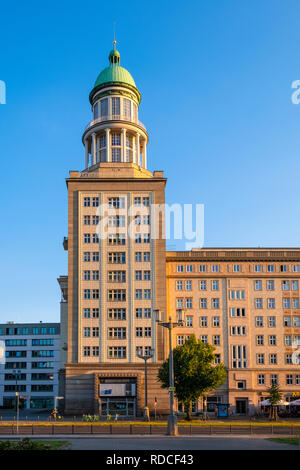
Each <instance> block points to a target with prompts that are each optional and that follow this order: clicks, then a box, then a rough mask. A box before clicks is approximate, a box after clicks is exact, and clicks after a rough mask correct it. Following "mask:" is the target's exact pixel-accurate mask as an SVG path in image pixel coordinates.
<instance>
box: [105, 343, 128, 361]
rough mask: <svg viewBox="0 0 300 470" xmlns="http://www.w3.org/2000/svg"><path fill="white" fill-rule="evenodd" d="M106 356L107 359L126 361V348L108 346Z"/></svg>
mask: <svg viewBox="0 0 300 470" xmlns="http://www.w3.org/2000/svg"><path fill="white" fill-rule="evenodd" d="M107 356H108V358H109V359H126V346H109V347H108V350H107Z"/></svg>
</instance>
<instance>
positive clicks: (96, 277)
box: [93, 271, 99, 281]
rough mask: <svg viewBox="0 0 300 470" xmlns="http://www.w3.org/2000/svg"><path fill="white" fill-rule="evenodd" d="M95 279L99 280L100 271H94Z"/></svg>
mask: <svg viewBox="0 0 300 470" xmlns="http://www.w3.org/2000/svg"><path fill="white" fill-rule="evenodd" d="M93 281H99V271H93Z"/></svg>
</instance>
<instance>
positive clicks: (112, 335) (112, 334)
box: [107, 327, 126, 339]
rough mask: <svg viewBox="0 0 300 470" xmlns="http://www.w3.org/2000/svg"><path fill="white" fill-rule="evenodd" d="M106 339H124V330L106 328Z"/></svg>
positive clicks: (122, 328)
mask: <svg viewBox="0 0 300 470" xmlns="http://www.w3.org/2000/svg"><path fill="white" fill-rule="evenodd" d="M107 337H108V339H126V328H124V327H117V328H107Z"/></svg>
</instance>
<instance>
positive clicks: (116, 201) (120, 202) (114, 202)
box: [108, 197, 125, 209]
mask: <svg viewBox="0 0 300 470" xmlns="http://www.w3.org/2000/svg"><path fill="white" fill-rule="evenodd" d="M108 207H109V208H112V207H115V208H116V209H124V208H125V198H124V197H109V198H108Z"/></svg>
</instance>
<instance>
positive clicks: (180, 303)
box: [176, 299, 183, 308]
mask: <svg viewBox="0 0 300 470" xmlns="http://www.w3.org/2000/svg"><path fill="white" fill-rule="evenodd" d="M176 307H177V308H183V299H176Z"/></svg>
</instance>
